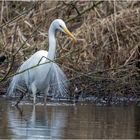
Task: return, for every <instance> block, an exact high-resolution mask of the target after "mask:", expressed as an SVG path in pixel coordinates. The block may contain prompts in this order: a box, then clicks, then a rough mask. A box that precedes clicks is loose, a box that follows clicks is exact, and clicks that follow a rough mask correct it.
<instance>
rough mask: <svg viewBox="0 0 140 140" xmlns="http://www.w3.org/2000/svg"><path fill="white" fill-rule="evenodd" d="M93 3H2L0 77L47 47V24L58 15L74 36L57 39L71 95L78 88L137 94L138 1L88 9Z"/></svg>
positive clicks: (58, 54)
mask: <svg viewBox="0 0 140 140" xmlns="http://www.w3.org/2000/svg"><path fill="white" fill-rule="evenodd" d="M93 3H94V4H96V1H88V2H87V1H75V2H62V1H61V2H57V1H56V2H42V1H40V2H1V4H0V7H1V9H0V11H1V17H0V22H1V37H0V51H1V52H4V53H5V55H6V56H7V60H6V61H5V63H3V64H2V65H1V68H0V72H1V73H2V72H3V71H4V72H3V73H2V74H1V79H2V78H3V77H4V76H5V75H6V73H7V76H9V75H10V74H11V73H13V72H15V69H16V68H17V67H18V66H19V65H20V64H21V63H22V62H23V61H24V60H25V59H26V58H28V57H29V56H30V55H32V54H33V53H34V52H35V51H36V50H40V49H47V44H48V40H47V31H48V28H49V25H50V23H51V22H52V20H53V19H55V18H62V19H64V20H65V21H67V25H68V28H69V29H70V30H71V31H73V33H74V35H75V36H76V37H77V39H78V43H77V44H76V45H73V44H72V42H71V40H70V39H69V38H67V37H66V36H62V35H60V36H59V37H58V39H57V42H58V48H57V58H58V60H57V62H58V63H59V64H60V65H62V66H61V67H62V68H63V69H64V71H65V73H66V75H68V77H69V79H70V81H72V82H71V87H70V90H71V91H72V92H71V93H74V92H73V91H74V89H75V87H76V86H77V87H78V88H79V90H81V91H84V92H86V93H90V94H121V95H125V94H128V93H131V94H133V95H134V94H137V95H138V94H139V90H140V89H139V84H140V81H139V74H140V73H139V72H140V71H139V69H140V62H139V56H140V8H139V5H140V2H139V1H123V2H122V1H104V2H101V3H100V4H99V5H98V6H95V7H94V8H93V9H90V8H89V7H90V6H91V4H93ZM85 9H89V10H87V11H86V10H85ZM83 11H85V12H83ZM77 14H79V16H77ZM15 17H16V18H15ZM73 17H75V18H73ZM71 18H73V19H72V20H69V19H71ZM58 34H60V33H58ZM58 34H57V35H58ZM23 44H24V45H23ZM13 54H14V56H13ZM62 56H65V57H64V58H63V59H59V58H61V57H62ZM12 61H13V62H12ZM5 80H6V78H5ZM1 83H2V82H1Z"/></svg>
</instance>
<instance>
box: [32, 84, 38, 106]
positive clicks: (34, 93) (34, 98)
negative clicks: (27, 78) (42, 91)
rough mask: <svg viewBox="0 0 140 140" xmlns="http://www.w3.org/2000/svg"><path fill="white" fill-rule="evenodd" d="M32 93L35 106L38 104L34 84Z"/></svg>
mask: <svg viewBox="0 0 140 140" xmlns="http://www.w3.org/2000/svg"><path fill="white" fill-rule="evenodd" d="M31 89H32V93H33V104H34V105H35V103H36V91H37V89H36V86H35V85H34V84H32V85H31Z"/></svg>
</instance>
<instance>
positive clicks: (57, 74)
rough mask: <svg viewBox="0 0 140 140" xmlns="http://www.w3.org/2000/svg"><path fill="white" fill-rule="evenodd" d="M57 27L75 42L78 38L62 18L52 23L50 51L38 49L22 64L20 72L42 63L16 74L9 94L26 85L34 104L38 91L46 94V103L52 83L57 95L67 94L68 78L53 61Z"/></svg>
mask: <svg viewBox="0 0 140 140" xmlns="http://www.w3.org/2000/svg"><path fill="white" fill-rule="evenodd" d="M56 29H58V30H60V31H62V32H64V33H66V34H67V35H69V36H70V37H71V38H72V39H73V40H74V42H75V41H76V38H75V37H74V36H73V34H72V33H71V32H70V31H69V30H68V29H67V27H66V24H65V22H64V21H63V20H61V19H55V20H54V21H53V22H52V23H51V25H50V28H49V32H48V38H49V50H48V52H47V51H45V50H40V51H37V52H36V53H35V54H33V55H32V56H31V57H30V58H29V59H28V60H26V61H25V62H24V63H23V64H22V65H21V66H20V68H19V70H18V72H22V71H24V70H26V69H29V68H31V67H33V66H35V65H38V63H39V64H42V65H39V66H37V67H35V68H32V69H29V70H27V71H25V72H23V73H21V74H18V75H15V76H14V77H13V79H12V81H11V83H10V86H9V89H8V92H7V93H8V96H15V95H16V90H17V87H18V86H20V87H22V86H24V87H26V89H27V90H28V92H31V93H32V94H33V103H34V104H35V103H36V94H37V92H41V93H44V94H45V103H46V96H47V93H48V90H49V88H50V86H51V85H52V86H51V88H52V91H53V93H54V94H55V95H57V96H59V95H62V96H64V95H65V91H66V88H67V83H66V81H67V78H66V76H65V74H64V73H63V71H62V70H61V68H60V67H59V66H58V65H57V64H56V63H54V62H52V61H53V60H54V58H55V54H56V39H55V32H56ZM50 60H52V61H50ZM45 62H49V63H45ZM43 63H45V64H43Z"/></svg>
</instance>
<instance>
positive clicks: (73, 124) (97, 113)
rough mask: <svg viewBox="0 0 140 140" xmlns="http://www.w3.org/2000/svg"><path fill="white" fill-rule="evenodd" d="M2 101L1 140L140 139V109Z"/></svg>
mask: <svg viewBox="0 0 140 140" xmlns="http://www.w3.org/2000/svg"><path fill="white" fill-rule="evenodd" d="M19 107H20V110H19V109H17V108H16V107H14V106H12V103H11V102H10V101H7V100H5V99H3V98H1V99H0V139H2V138H4V139H6V138H8V139H16V138H17V139H22V138H24V139H37V138H39V139H49V138H51V139H55V138H56V139H62V138H65V139H66V138H67V139H68V138H69V139H77V138H78V139H93V138H120V139H121V138H123V139H124V138H125V139H127V138H132V139H134V138H140V107H138V106H134V105H129V106H123V105H117V106H96V105H93V104H86V103H77V104H72V103H69V104H68V103H48V104H47V106H46V107H44V106H43V105H41V104H38V105H37V106H36V107H33V106H32V105H30V104H26V105H20V106H19Z"/></svg>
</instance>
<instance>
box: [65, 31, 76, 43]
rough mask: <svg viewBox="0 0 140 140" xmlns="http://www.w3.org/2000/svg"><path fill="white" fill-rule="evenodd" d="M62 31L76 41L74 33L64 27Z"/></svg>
mask: <svg viewBox="0 0 140 140" xmlns="http://www.w3.org/2000/svg"><path fill="white" fill-rule="evenodd" d="M64 31H65V33H66V34H67V35H69V36H70V37H71V38H72V39H73V41H74V42H75V43H76V42H77V40H76V38H75V37H74V35H73V34H72V33H71V32H70V31H69V30H68V29H67V28H64Z"/></svg>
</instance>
